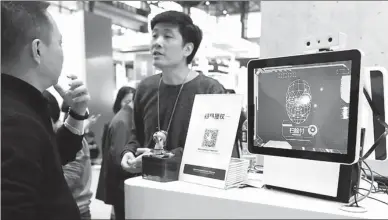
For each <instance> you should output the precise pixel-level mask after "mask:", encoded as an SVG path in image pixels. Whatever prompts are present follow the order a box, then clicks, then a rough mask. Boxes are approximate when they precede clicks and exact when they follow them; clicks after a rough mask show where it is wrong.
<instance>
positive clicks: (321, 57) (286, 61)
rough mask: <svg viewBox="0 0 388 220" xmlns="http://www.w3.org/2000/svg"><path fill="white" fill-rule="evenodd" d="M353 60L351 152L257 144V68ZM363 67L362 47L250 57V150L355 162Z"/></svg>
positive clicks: (314, 158)
mask: <svg viewBox="0 0 388 220" xmlns="http://www.w3.org/2000/svg"><path fill="white" fill-rule="evenodd" d="M341 61H351V79H350V103H349V130H348V148H347V154H335V153H325V152H314V151H301V150H291V149H280V148H267V147H254V146H253V136H254V132H253V131H254V130H253V129H255V128H254V124H255V123H254V118H255V117H254V114H255V106H254V98H255V96H254V82H255V80H254V77H255V69H258V68H268V67H279V66H295V65H308V64H324V63H332V62H341ZM360 70H361V53H360V51H359V50H345V51H333V52H321V53H316V54H305V55H296V56H288V57H277V58H266V59H257V60H250V61H249V62H248V132H247V133H248V135H247V139H248V140H247V141H248V150H249V152H251V153H254V154H261V155H269V156H280V157H288V158H299V159H309V160H318V161H326V162H335V163H346V164H350V163H353V162H354V160H355V156H356V155H357V153H356V150H357V149H358V148H357V147H356V144H357V143H358V142H357V138H358V135H357V134H358V130H357V129H358V107H359V94H360Z"/></svg>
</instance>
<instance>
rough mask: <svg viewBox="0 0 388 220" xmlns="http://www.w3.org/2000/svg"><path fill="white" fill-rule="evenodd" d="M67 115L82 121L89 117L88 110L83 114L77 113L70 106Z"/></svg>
mask: <svg viewBox="0 0 388 220" xmlns="http://www.w3.org/2000/svg"><path fill="white" fill-rule="evenodd" d="M69 115H70V116H71V117H72V118H74V119H76V120H79V121H83V120H86V119H88V118H89V111H86V113H85V115H79V114H77V113H76V112H75V111H73V110H72V109H71V108H69Z"/></svg>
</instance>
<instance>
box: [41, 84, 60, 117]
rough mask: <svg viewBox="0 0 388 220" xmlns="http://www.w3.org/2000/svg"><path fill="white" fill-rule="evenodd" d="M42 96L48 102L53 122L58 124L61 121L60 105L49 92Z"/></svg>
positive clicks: (44, 92)
mask: <svg viewBox="0 0 388 220" xmlns="http://www.w3.org/2000/svg"><path fill="white" fill-rule="evenodd" d="M42 95H43V97H44V98H45V99H46V100H47V105H48V110H49V114H50V118H51V119H52V120H53V122H57V121H58V120H59V115H60V110H59V104H58V101H57V99H56V98H55V97H54V96H53V95H52V94H51V93H50V92H48V91H47V90H45V91H43V93H42Z"/></svg>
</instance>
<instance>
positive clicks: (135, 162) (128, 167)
mask: <svg viewBox="0 0 388 220" xmlns="http://www.w3.org/2000/svg"><path fill="white" fill-rule="evenodd" d="M149 154H151V152H145V153H143V154H141V155H140V156H138V157H135V155H133V153H132V152H127V153H125V154H124V156H123V159H122V160H121V167H122V168H123V169H124V170H125V171H127V172H130V173H141V171H142V157H143V156H144V155H149Z"/></svg>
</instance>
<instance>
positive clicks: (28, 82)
mask: <svg viewBox="0 0 388 220" xmlns="http://www.w3.org/2000/svg"><path fill="white" fill-rule="evenodd" d="M48 6H49V3H47V2H38V1H34V2H17V1H2V2H1V70H2V74H1V219H10V220H11V219H33V220H35V219H36V220H40V219H57V220H59V219H63V220H68V219H72V220H78V219H80V212H79V210H78V207H77V204H76V203H75V201H74V199H73V197H72V194H71V192H70V190H69V187H68V186H67V183H66V181H65V178H64V176H63V170H62V165H65V164H67V163H68V162H70V161H73V160H74V159H75V156H76V153H77V152H78V151H79V150H80V149H81V147H82V144H81V143H82V138H83V120H85V119H86V118H87V104H88V102H89V100H90V96H89V93H88V91H87V89H86V87H85V85H84V84H83V82H82V81H80V80H79V79H77V77H76V76H69V78H70V83H69V86H70V89H69V90H68V91H64V90H63V88H62V87H60V86H58V85H56V84H57V82H58V78H59V75H60V74H61V70H62V63H63V52H62V46H61V41H62V37H61V34H60V32H59V30H58V27H57V25H56V24H55V22H54V20H53V18H52V17H51V16H50V15H49V14H48V12H47V8H48ZM53 85H54V88H55V89H56V90H57V91H58V93H59V94H60V95H61V96H62V98H63V99H64V101H65V102H67V103H69V104H70V106H71V110H70V117H69V118H68V119H67V120H66V121H65V123H64V125H63V126H62V127H61V128H59V129H58V130H57V133H56V134H55V133H54V131H53V128H52V123H51V120H50V114H49V110H48V107H47V101H46V100H45V98H44V97H43V95H42V92H43V91H44V90H46V89H47V88H49V87H51V86H53Z"/></svg>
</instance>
